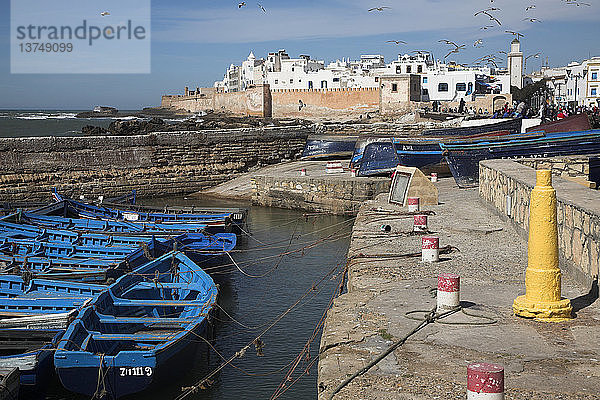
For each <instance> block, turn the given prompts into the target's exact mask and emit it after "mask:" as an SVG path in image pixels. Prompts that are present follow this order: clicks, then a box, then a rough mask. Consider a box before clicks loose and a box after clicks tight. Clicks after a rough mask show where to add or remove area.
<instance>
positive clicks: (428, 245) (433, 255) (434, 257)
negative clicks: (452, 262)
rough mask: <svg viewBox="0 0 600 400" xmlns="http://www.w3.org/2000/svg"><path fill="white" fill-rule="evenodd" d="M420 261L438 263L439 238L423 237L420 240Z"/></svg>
mask: <svg viewBox="0 0 600 400" xmlns="http://www.w3.org/2000/svg"><path fill="white" fill-rule="evenodd" d="M421 261H423V262H438V261H440V238H439V237H437V236H423V238H422V239H421Z"/></svg>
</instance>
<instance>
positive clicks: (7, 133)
mask: <svg viewBox="0 0 600 400" xmlns="http://www.w3.org/2000/svg"><path fill="white" fill-rule="evenodd" d="M81 111H89V110H79V111H77V110H0V137H23V136H78V135H80V134H81V128H83V127H84V126H86V125H95V126H101V127H103V128H107V127H108V125H110V123H111V122H112V121H115V120H116V119H117V118H108V117H107V118H76V117H75V116H76V115H77V113H79V112H81ZM132 118H133V117H125V118H119V119H121V120H124V119H132ZM176 121H181V120H169V119H167V120H166V122H176Z"/></svg>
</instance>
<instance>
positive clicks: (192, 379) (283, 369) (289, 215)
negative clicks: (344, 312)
mask: <svg viewBox="0 0 600 400" xmlns="http://www.w3.org/2000/svg"><path fill="white" fill-rule="evenodd" d="M142 202H143V203H145V204H152V205H160V206H161V207H162V206H164V205H166V204H168V205H173V206H175V205H199V206H214V207H249V205H248V204H244V203H236V202H226V201H221V200H218V201H216V200H215V201H199V200H197V199H193V200H192V199H189V200H186V199H184V198H175V197H171V198H164V199H149V200H145V201H143V200H142ZM249 210H250V212H249V217H248V227H247V228H248V231H249V234H250V236H247V237H243V236H242V237H241V239H240V243H239V245H238V247H237V249H236V251H235V252H234V253H232V254H231V255H232V257H233V259H234V260H235V264H236V265H237V266H236V265H229V266H227V267H226V268H225V270H226V271H225V273H220V272H222V271H220V272H219V273H220V275H221V276H218V277H217V278H218V279H219V280H220V281H221V282H222V283H221V284H220V289H219V293H220V303H219V304H220V308H222V310H220V312H219V314H218V315H217V317H216V318H215V320H214V321H215V324H214V327H215V330H214V340H213V341H212V343H211V344H212V345H213V346H214V349H208V345H206V344H205V343H203V341H202V340H200V339H199V340H198V345H196V346H195V348H194V352H195V354H190V355H189V357H187V358H188V359H187V360H184V361H182V363H183V365H179V366H177V370H174V373H173V375H172V376H171V377H169V379H168V380H166V381H165V382H163V383H162V384H161V385H158V386H157V387H154V389H153V390H152V391H151V392H150V393H148V392H142V393H140V394H139V395H137V396H133V397H129V398H130V399H140V400H141V399H144V400H145V399H152V400H159V399H160V400H163V399H175V398H176V397H177V396H178V395H181V393H182V390H181V388H182V387H189V386H192V385H194V384H195V383H196V382H198V381H199V380H202V379H203V378H204V377H205V376H207V375H208V374H209V373H210V372H211V371H213V370H215V369H217V368H219V366H221V365H222V363H223V362H224V361H223V360H224V359H229V358H230V357H231V356H233V355H234V354H235V353H236V352H238V351H240V350H242V349H243V348H244V347H245V346H246V345H248V344H249V343H251V342H252V341H253V340H254V339H255V338H256V337H257V336H258V335H260V333H261V332H263V331H265V330H266V333H265V334H264V335H262V336H261V340H262V342H263V343H264V347H263V348H262V354H263V355H258V354H257V349H256V346H255V345H251V346H249V347H248V349H247V351H246V352H245V354H244V356H243V357H241V358H237V359H235V360H234V361H233V362H232V363H231V364H230V365H228V366H226V367H225V368H223V369H222V370H221V371H220V372H218V373H217V374H215V375H214V376H212V377H211V378H210V380H209V383H208V384H204V385H203V386H204V387H206V389H202V390H199V391H198V392H197V393H195V394H192V395H190V396H188V397H187V398H188V399H211V400H218V399H270V398H272V396H273V394H274V393H275V391H276V390H277V388H278V387H279V386H280V385H281V383H282V382H283V383H285V387H284V388H286V389H287V388H288V386H291V387H290V388H289V390H287V391H285V392H284V393H283V394H282V395H281V397H278V398H282V399H311V398H316V396H317V363H316V362H313V363H311V361H315V360H316V357H318V349H319V343H320V337H321V333H320V329H319V330H318V333H317V334H316V335H314V332H313V331H314V330H315V327H316V326H317V325H318V323H319V321H320V320H321V317H322V316H323V314H324V312H325V311H326V309H327V306H328V304H329V302H330V301H331V299H332V296H333V293H334V291H335V290H336V288H337V286H338V284H339V282H340V278H341V275H342V274H341V273H340V272H341V271H343V266H344V263H345V259H346V253H347V250H348V245H349V241H350V239H349V237H350V234H351V229H352V223H353V219H349V218H344V217H339V216H330V215H325V214H306V213H303V212H299V211H292V210H283V209H277V208H266V207H250V208H249ZM283 253H287V254H286V255H282V254H283ZM231 264H233V263H231ZM242 271H243V272H242ZM216 272H217V271H215V273H216ZM290 308H291V309H290ZM271 325H272V327H271V328H270V329H268V328H269V327H270V326H271ZM311 338H312V341H311V342H310V352H309V354H310V355H309V356H308V357H307V356H303V357H302V360H301V361H300V362H299V363H298V365H297V368H296V370H295V373H294V374H293V375H292V378H291V379H292V381H290V380H286V375H287V373H288V371H289V370H290V367H291V366H293V365H294V360H295V359H296V357H297V356H298V354H299V353H300V352H301V351H302V350H303V348H304V347H305V345H306V344H307V342H308V341H309V339H311ZM207 354H208V355H207ZM301 371H307V372H308V373H307V374H303V375H302V376H301V377H300V378H299V379H298V377H299V376H300V375H301V374H300V372H301ZM292 383H293V384H292ZM48 398H50V399H79V398H83V397H78V396H76V395H73V394H71V393H68V392H66V391H64V389H61V388H60V385H58V387H57V388H56V389H55V391H54V392H53V393H50V394H49V395H48Z"/></svg>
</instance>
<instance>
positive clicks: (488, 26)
mask: <svg viewBox="0 0 600 400" xmlns="http://www.w3.org/2000/svg"><path fill="white" fill-rule="evenodd" d="M493 27H494V25H486V26H482V27H481V28H479V29H482V30H484V31H487V30H488V29H490V28H493Z"/></svg>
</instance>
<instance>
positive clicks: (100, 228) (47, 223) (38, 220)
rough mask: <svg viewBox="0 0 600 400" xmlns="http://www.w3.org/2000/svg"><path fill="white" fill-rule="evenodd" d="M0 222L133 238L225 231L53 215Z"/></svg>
mask: <svg viewBox="0 0 600 400" xmlns="http://www.w3.org/2000/svg"><path fill="white" fill-rule="evenodd" d="M2 220H3V221H7V222H13V223H25V224H28V225H34V226H41V227H46V228H52V229H67V230H70V231H73V232H80V233H90V232H104V233H108V232H111V233H122V234H134V235H140V234H141V235H144V234H146V235H153V234H154V235H156V234H171V235H177V234H182V233H186V232H211V231H216V232H211V233H219V232H223V231H224V230H225V228H224V224H215V225H211V226H208V225H206V224H202V223H169V224H167V223H158V222H138V223H134V222H130V221H114V220H107V219H91V218H66V217H59V216H55V215H52V216H48V215H42V214H37V213H33V212H28V211H19V212H17V213H14V214H11V215H8V216H6V217H4V218H3V219H2Z"/></svg>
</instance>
